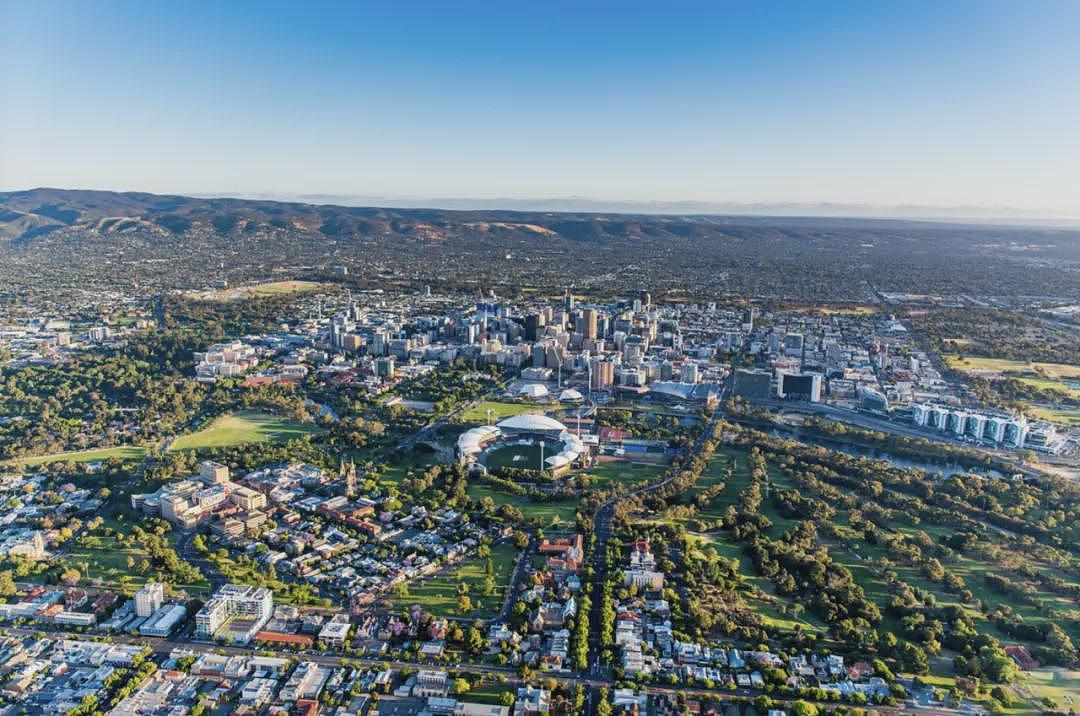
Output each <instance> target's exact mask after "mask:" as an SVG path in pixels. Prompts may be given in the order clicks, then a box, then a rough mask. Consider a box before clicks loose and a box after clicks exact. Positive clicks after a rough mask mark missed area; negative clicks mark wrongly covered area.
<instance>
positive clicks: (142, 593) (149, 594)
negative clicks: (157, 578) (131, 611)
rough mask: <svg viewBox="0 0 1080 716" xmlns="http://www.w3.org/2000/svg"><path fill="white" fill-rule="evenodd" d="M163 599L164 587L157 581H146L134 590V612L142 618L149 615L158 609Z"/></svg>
mask: <svg viewBox="0 0 1080 716" xmlns="http://www.w3.org/2000/svg"><path fill="white" fill-rule="evenodd" d="M164 600H165V587H163V586H162V585H161V584H159V583H158V582H147V583H146V585H145V586H144V587H143V588H142V589H140V590H139V591H137V592H135V614H136V616H140V617H143V618H146V617H149V616H150V615H152V614H153V613H154V612H156V611H157V610H158V609H161V603H162V602H163V601H164Z"/></svg>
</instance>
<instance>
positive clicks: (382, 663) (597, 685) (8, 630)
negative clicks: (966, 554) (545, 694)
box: [0, 626, 900, 714]
mask: <svg viewBox="0 0 1080 716" xmlns="http://www.w3.org/2000/svg"><path fill="white" fill-rule="evenodd" d="M42 631H45V632H46V633H47V634H48V635H49V636H50V637H52V638H56V639H75V640H85V639H87V638H88V635H86V634H78V633H74V632H68V631H64V630H58V629H42V628H28V627H15V626H4V627H2V628H0V634H6V635H10V636H16V637H33V636H36V635H38V634H39V633H40V632H42ZM110 641H111V642H112V643H116V644H140V645H144V646H148V647H150V650H151V652H152V653H153V655H155V656H156V657H158V659H162V658H165V657H168V656H169V654H171V653H172V652H173V650H174V649H181V650H185V651H187V652H190V653H193V654H219V655H224V656H253V655H255V654H256V652H258V653H265V652H266V651H267V650H266V649H262V648H260V649H253V648H250V647H242V646H222V645H220V644H208V643H204V642H195V641H189V640H187V639H186V638H184V637H181V636H174V637H169V638H153V637H135V636H130V635H116V636H113V637H110ZM277 653H278V654H279V655H280V656H282V657H284V658H289V657H298V658H299V659H300V660H302V661H310V662H314V663H316V664H320V665H323V666H331V667H338V666H341V665H342V664H343V663H348V664H350V665H353V666H364V667H368V668H373V669H383V668H387V667H389V668H391V669H396V670H399V671H400V670H403V669H410V670H415V669H416V668H417V667H418V666H423V665H424V664H423V663H418V662H415V661H398V660H395V659H379V658H370V657H363V656H349V655H346V654H336V653H331V652H325V651H302V652H291V651H281V652H277ZM430 665H431V666H436V667H439V668H443V669H447V670H450V671H457V672H463V673H468V674H477V675H484V676H493V677H503V678H504V679H505V680H506V683H507V684H510V685H513V686H515V687H516V686H518V685H521V684H523V683H524V682H522V680H521V677H520V674H519V673H518V671H517V669H515V668H513V667H509V666H496V665H489V664H473V663H467V662H462V663H453V662H450V663H445V662H432V663H431V664H430ZM543 676H544V677H545V678H547V677H551V678H554V679H555V680H556V681H558V682H560V683H561V684H564V685H569V686H576V685H577V684H582V685H584V686H586V687H589V689H590V691H592V692H594V693H590V694H589V700H588V702H587V708H586V713H593V708H594V706H595V703H596V701H597V699H596V694H595V690H596V689H601V688H606V689H612V688H614V687H615V686H616V685H617V684H616V682H615V681H614V680H613V679H611V678H608V677H606V676H595V675H593V676H587V675H586V676H582V675H574V674H554V673H545V674H543ZM648 691H649V693H652V694H664V695H666V696H669V697H671V698H672V699H675V698H678V697H679V695H680V694H685V695H689V696H695V697H707V698H709V699H712V700H714V701H731V700H736V699H745V698H748V697H753V696H756V695H758V694H759V693H761V692H759V691H753V690H751V689H737V690H735V691H719V690H709V689H701V688H694V687H669V686H662V685H657V684H650V685H649V686H648ZM771 697H772V699H773V700H774V701H779V702H785V701H792V700H793V699H791V698H786V697H783V696H780V695H777V694H772V695H771ZM876 708H877V710H878V711H879V712H881V713H889V714H893V713H899V711H900V710H899V709H893V708H888V707H876Z"/></svg>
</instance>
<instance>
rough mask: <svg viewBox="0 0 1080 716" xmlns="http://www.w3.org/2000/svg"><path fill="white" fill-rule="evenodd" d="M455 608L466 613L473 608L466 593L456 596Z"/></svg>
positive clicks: (461, 612)
mask: <svg viewBox="0 0 1080 716" xmlns="http://www.w3.org/2000/svg"><path fill="white" fill-rule="evenodd" d="M457 608H458V613H459V614H468V613H469V612H471V611H472V610H473V605H472V600H471V599H469V595H468V594H462V595H461V596H460V597H458V600H457Z"/></svg>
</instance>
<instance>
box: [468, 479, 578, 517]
mask: <svg viewBox="0 0 1080 716" xmlns="http://www.w3.org/2000/svg"><path fill="white" fill-rule="evenodd" d="M468 495H469V497H470V498H472V499H474V500H479V499H480V498H482V497H485V496H489V497H491V499H492V500H494V501H495V504H496V505H513V506H514V507H517V508H518V509H519V510H521V513H522V514H523V515H524V516H525V519H526V520H535V521H537V522H538V523H539V524H540V525H541V526H544V527H547V526H548V525H551V524H556V520H557V523H558V524H562V525H572V524H574V518H575V516H576V514H577V507H578V501H577V500H566V501H562V502H530V501H529V499H528V498H526V497H518V496H517V495H508V494H506V493H505V492H499V491H498V490H494V489H492V488H491V487H489V486H488V485H485V484H483V483H480V482H471V483H469V488H468Z"/></svg>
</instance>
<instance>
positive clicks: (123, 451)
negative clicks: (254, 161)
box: [11, 445, 146, 465]
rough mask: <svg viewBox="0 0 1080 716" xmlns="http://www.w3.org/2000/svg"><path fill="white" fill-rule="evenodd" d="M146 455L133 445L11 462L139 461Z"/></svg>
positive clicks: (144, 451)
mask: <svg viewBox="0 0 1080 716" xmlns="http://www.w3.org/2000/svg"><path fill="white" fill-rule="evenodd" d="M145 455H146V448H144V447H137V446H135V445H119V446H117V447H110V448H97V449H94V450H79V451H76V452H58V453H53V454H52V455H40V456H38V457H24V458H19V459H17V460H12V461H11V462H15V463H19V464H21V465H44V464H46V463H50V462H68V461H70V462H77V463H82V462H99V461H102V460H107V459H109V458H110V457H117V458H120V459H121V460H141V459H142V458H143V457H144V456H145Z"/></svg>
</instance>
